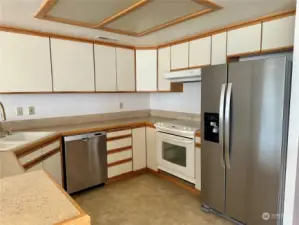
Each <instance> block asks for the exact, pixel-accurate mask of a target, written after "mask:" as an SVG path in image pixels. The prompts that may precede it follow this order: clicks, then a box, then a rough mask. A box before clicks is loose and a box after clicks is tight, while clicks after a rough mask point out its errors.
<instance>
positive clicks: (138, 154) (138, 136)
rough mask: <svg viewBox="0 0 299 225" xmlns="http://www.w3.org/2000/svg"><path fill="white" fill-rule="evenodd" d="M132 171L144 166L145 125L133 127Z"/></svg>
mask: <svg viewBox="0 0 299 225" xmlns="http://www.w3.org/2000/svg"><path fill="white" fill-rule="evenodd" d="M132 133H133V171H136V170H140V169H143V168H146V136H145V127H140V128H136V129H133V132H132Z"/></svg>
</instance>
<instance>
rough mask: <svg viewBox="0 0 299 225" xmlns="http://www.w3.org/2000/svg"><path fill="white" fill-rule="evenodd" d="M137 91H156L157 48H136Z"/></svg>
mask: <svg viewBox="0 0 299 225" xmlns="http://www.w3.org/2000/svg"><path fill="white" fill-rule="evenodd" d="M136 89H137V91H157V50H136Z"/></svg>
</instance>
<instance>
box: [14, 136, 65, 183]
mask: <svg viewBox="0 0 299 225" xmlns="http://www.w3.org/2000/svg"><path fill="white" fill-rule="evenodd" d="M61 160H62V157H61V151H60V140H57V141H55V142H53V143H51V144H49V145H46V146H44V147H42V148H40V149H37V150H36V151H34V152H31V153H29V154H27V155H24V156H20V157H19V161H20V163H21V164H22V166H23V167H24V169H25V171H26V172H30V171H35V170H41V169H43V170H45V171H46V172H48V173H49V174H50V175H51V176H52V177H53V179H54V180H55V181H56V182H57V183H58V184H60V185H61V186H62V180H63V179H62V161H61ZM35 161H36V162H35Z"/></svg>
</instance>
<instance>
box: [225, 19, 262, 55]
mask: <svg viewBox="0 0 299 225" xmlns="http://www.w3.org/2000/svg"><path fill="white" fill-rule="evenodd" d="M261 32H262V25H261V24H260V23H259V24H256V25H252V26H247V27H243V28H239V29H236V30H231V31H228V32H227V55H235V54H242V53H250V52H256V51H260V50H261Z"/></svg>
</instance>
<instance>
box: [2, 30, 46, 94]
mask: <svg viewBox="0 0 299 225" xmlns="http://www.w3.org/2000/svg"><path fill="white" fill-rule="evenodd" d="M0 81H1V82H0V92H51V91H52V75H51V59H50V43H49V38H45V37H38V36H30V35H24V34H16V33H9V32H0Z"/></svg>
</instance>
